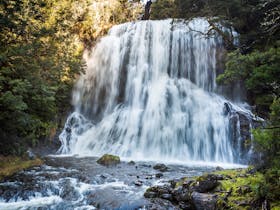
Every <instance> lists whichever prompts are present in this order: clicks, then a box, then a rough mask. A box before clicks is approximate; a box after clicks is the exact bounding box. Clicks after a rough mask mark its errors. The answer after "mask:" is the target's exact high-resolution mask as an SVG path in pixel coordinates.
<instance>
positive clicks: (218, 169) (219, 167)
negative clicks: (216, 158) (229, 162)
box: [216, 166, 224, 171]
mask: <svg viewBox="0 0 280 210" xmlns="http://www.w3.org/2000/svg"><path fill="white" fill-rule="evenodd" d="M222 170H224V169H223V168H222V167H221V166H217V167H216V171H222Z"/></svg>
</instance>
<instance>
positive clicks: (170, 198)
mask: <svg viewBox="0 0 280 210" xmlns="http://www.w3.org/2000/svg"><path fill="white" fill-rule="evenodd" d="M160 197H161V198H162V199H166V200H169V201H172V200H173V197H172V195H171V194H168V193H164V194H162V195H161V196H160Z"/></svg>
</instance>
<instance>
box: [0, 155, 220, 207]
mask: <svg viewBox="0 0 280 210" xmlns="http://www.w3.org/2000/svg"><path fill="white" fill-rule="evenodd" d="M96 160H97V158H96V157H71V156H48V157H45V164H44V165H42V166H39V167H34V168H31V169H29V170H26V171H22V172H19V173H17V174H15V175H14V176H12V177H10V178H8V179H6V180H4V181H3V182H1V183H0V195H1V196H0V209H1V210H4V209H5V210H6V209H7V210H8V209H13V210H14V209H21V210H23V209H30V210H32V209H40V210H47V209H76V210H78V209H79V210H82V209H87V210H88V209H151V208H152V205H153V208H156V209H161V208H162V209H169V208H170V207H164V206H157V207H155V206H154V205H155V204H151V203H150V202H149V200H147V199H145V198H144V196H143V194H144V192H145V190H146V189H147V188H148V187H150V186H152V185H161V184H166V183H168V181H169V180H172V179H178V178H181V177H193V176H198V175H201V174H203V173H205V172H211V171H213V170H215V167H214V165H212V166H202V165H201V166H200V165H199V164H197V165H196V166H194V165H193V166H187V165H181V164H167V167H168V170H167V171H166V172H160V171H158V170H155V169H153V166H154V165H155V164H156V163H155V162H129V161H127V162H124V161H122V162H121V163H120V164H118V165H116V166H103V165H99V164H98V163H96Z"/></svg>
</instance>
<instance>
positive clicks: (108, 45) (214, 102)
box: [60, 18, 248, 163]
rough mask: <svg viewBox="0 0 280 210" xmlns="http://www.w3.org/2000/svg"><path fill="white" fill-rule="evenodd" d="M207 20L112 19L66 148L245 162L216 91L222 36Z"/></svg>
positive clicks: (80, 92)
mask: <svg viewBox="0 0 280 210" xmlns="http://www.w3.org/2000/svg"><path fill="white" fill-rule="evenodd" d="M209 27H210V26H209V24H208V22H207V21H206V20H205V19H202V18H198V19H194V20H192V21H190V22H184V21H179V20H171V19H169V20H162V21H139V22H135V23H125V24H122V25H118V26H114V27H113V28H112V29H111V30H110V32H109V34H108V36H106V37H104V38H102V39H101V40H100V42H99V43H98V44H97V45H96V46H95V48H94V49H93V51H92V53H91V55H90V56H89V57H88V58H87V59H86V60H87V69H86V71H85V74H84V75H82V76H81V78H80V79H79V81H78V83H77V85H76V88H75V90H74V92H73V104H74V106H75V112H74V113H73V114H72V115H70V116H69V118H68V120H67V123H66V125H65V129H64V131H63V132H62V134H61V135H60V140H61V142H62V146H61V148H60V152H61V153H64V154H79V155H92V156H98V155H102V154H104V153H112V154H116V155H119V156H121V157H127V158H132V159H134V160H145V159H151V160H162V161H165V160H175V161H176V160H178V161H185V162H187V161H214V162H227V163H234V162H235V163H238V162H240V158H239V154H238V150H239V149H238V148H235V146H234V145H235V144H236V143H234V142H235V141H236V139H233V138H232V136H233V135H232V134H231V130H230V127H231V126H230V125H229V124H230V118H229V116H228V115H227V114H225V111H224V109H225V107H224V105H225V103H228V101H227V100H226V99H224V98H223V97H222V96H219V95H218V94H216V93H215V90H216V83H215V79H216V65H217V62H219V61H218V60H217V57H218V56H217V55H218V54H219V53H220V52H222V51H223V44H222V39H221V37H219V36H213V37H206V36H205V34H206V33H207V31H208V30H209ZM233 106H236V105H233ZM238 109H240V110H243V111H244V112H248V111H247V110H244V109H242V108H240V107H239V108H238Z"/></svg>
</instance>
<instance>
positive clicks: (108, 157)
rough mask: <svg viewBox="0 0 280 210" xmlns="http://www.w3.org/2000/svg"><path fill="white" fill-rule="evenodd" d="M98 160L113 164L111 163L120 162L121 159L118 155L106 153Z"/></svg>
mask: <svg viewBox="0 0 280 210" xmlns="http://www.w3.org/2000/svg"><path fill="white" fill-rule="evenodd" d="M96 162H97V163H98V164H101V165H105V166H111V165H117V164H119V163H120V162H121V160H120V157H118V156H115V155H110V154H105V155H103V156H102V157H101V158H99V159H98V160H97V161H96Z"/></svg>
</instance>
